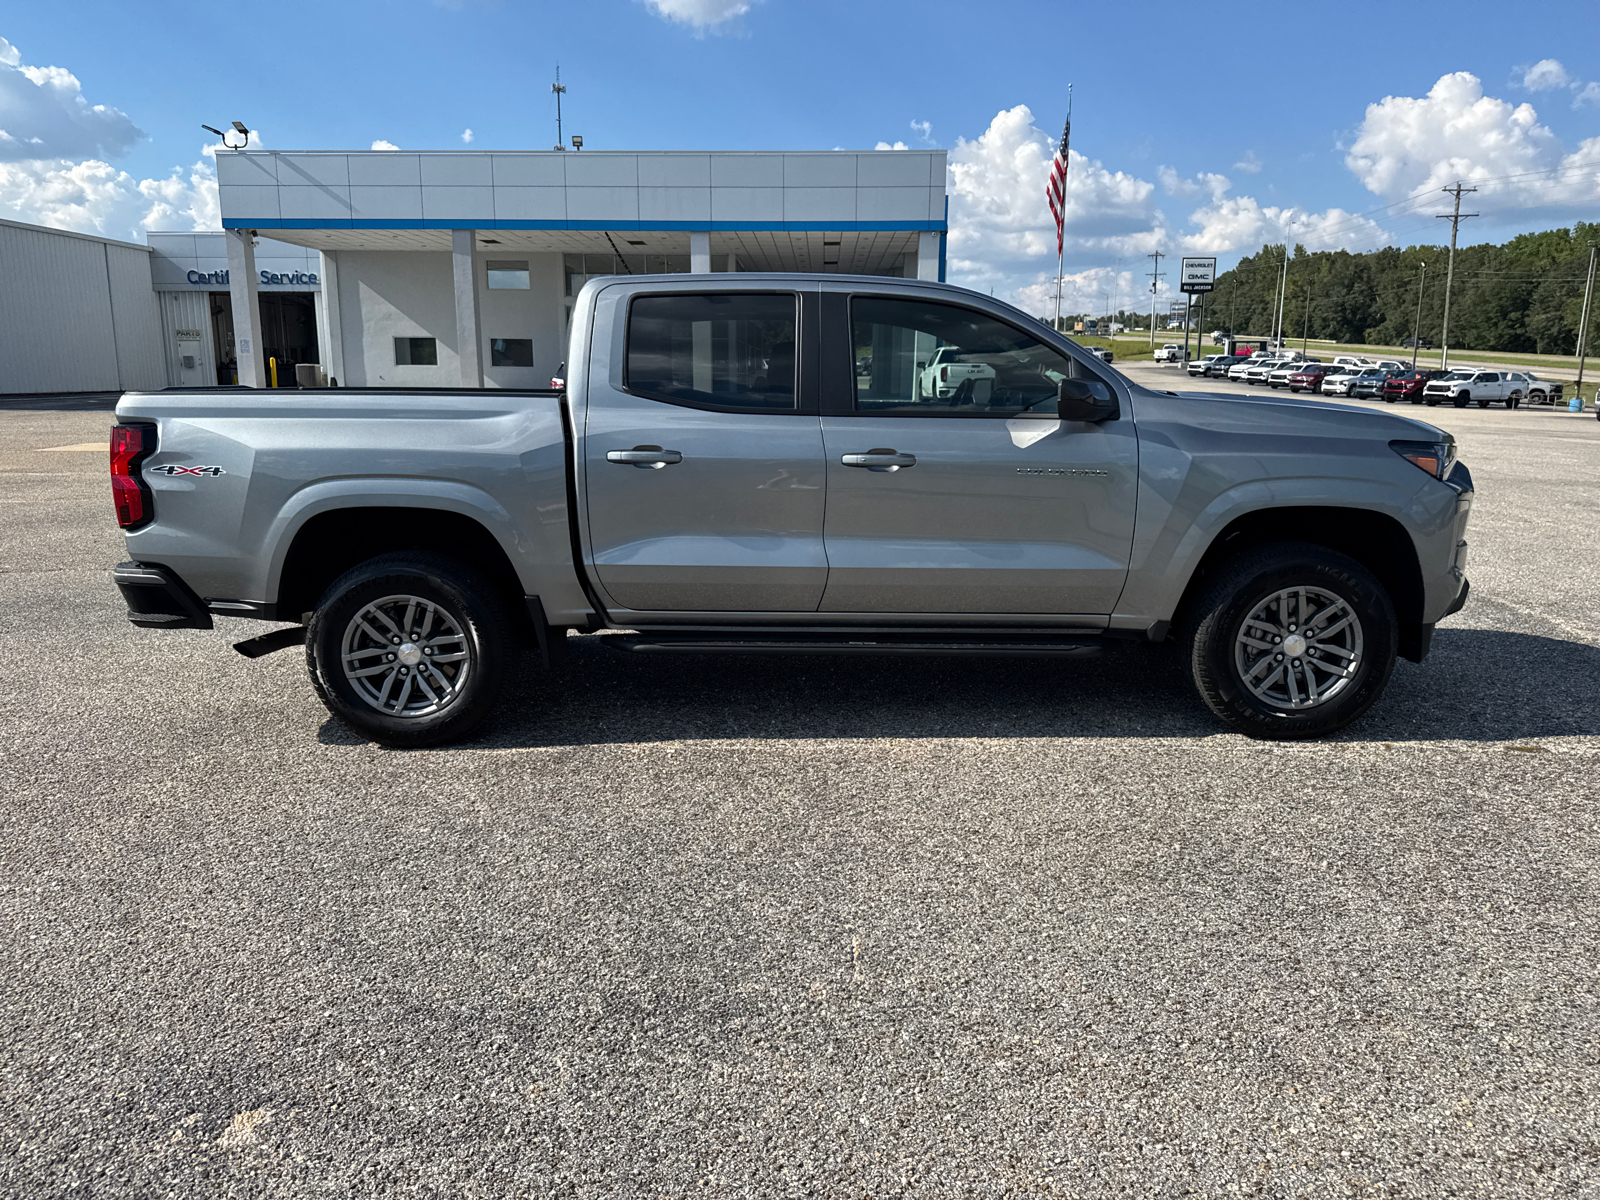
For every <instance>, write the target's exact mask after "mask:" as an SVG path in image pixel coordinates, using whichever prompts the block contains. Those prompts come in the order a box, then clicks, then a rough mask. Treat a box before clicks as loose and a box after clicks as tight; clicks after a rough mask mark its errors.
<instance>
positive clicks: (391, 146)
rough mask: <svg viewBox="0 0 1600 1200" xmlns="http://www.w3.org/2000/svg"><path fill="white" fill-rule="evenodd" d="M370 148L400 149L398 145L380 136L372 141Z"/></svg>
mask: <svg viewBox="0 0 1600 1200" xmlns="http://www.w3.org/2000/svg"><path fill="white" fill-rule="evenodd" d="M372 148H373V149H374V150H398V149H400V147H399V146H396V145H395V144H394V143H393V142H386V141H384V140H383V139H382V138H379V139H378V140H377V141H375V142H373V143H372Z"/></svg>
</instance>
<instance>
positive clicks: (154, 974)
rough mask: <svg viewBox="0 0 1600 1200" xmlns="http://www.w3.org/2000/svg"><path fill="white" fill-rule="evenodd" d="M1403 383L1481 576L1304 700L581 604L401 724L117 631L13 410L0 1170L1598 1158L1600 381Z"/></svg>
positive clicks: (1462, 1178)
mask: <svg viewBox="0 0 1600 1200" xmlns="http://www.w3.org/2000/svg"><path fill="white" fill-rule="evenodd" d="M1145 370H1147V371H1150V372H1154V371H1158V370H1159V368H1146V369H1145ZM1172 374H1173V376H1174V377H1175V372H1174V373H1172ZM1152 377H1153V378H1161V377H1159V376H1152ZM1187 386H1188V385H1187V384H1186V385H1185V389H1187ZM1419 411H1421V410H1419ZM1427 415H1428V416H1430V417H1431V418H1432V419H1433V420H1435V421H1436V422H1438V423H1439V424H1442V425H1444V426H1446V427H1447V428H1450V429H1452V430H1453V431H1454V432H1455V433H1456V435H1457V436H1458V438H1459V439H1460V441H1461V445H1462V453H1463V458H1464V459H1465V460H1466V461H1467V462H1468V463H1469V465H1470V466H1471V468H1472V470H1473V473H1474V476H1475V477H1476V480H1477V483H1478V487H1479V499H1478V503H1477V506H1476V508H1475V511H1474V517H1473V525H1472V528H1471V529H1470V530H1469V536H1470V537H1471V538H1472V541H1473V553H1472V562H1471V567H1470V572H1469V573H1470V574H1471V576H1472V580H1473V593H1472V599H1471V602H1470V603H1469V604H1468V606H1467V608H1466V609H1465V610H1464V611H1463V612H1462V613H1460V614H1459V615H1458V616H1456V617H1454V618H1451V619H1450V620H1449V621H1447V622H1446V623H1445V624H1444V625H1443V626H1441V628H1440V630H1439V633H1438V635H1437V638H1436V640H1435V644H1434V652H1433V654H1432V656H1431V657H1430V658H1429V659H1428V661H1427V662H1426V663H1425V664H1423V665H1421V666H1418V665H1415V664H1411V663H1405V662H1402V663H1400V664H1399V665H1398V667H1397V669H1396V672H1395V676H1394V680H1393V682H1392V684H1391V685H1390V687H1389V690H1388V692H1387V694H1386V695H1385V697H1384V699H1383V700H1382V701H1381V702H1380V703H1379V705H1378V706H1377V707H1376V708H1374V710H1373V711H1372V712H1371V713H1370V714H1369V715H1368V716H1367V717H1366V718H1365V719H1364V720H1363V721H1361V722H1360V723H1359V724H1357V725H1356V726H1355V727H1353V728H1352V729H1350V730H1347V731H1346V732H1345V733H1344V734H1342V735H1340V736H1338V737H1336V738H1333V739H1330V740H1328V741H1325V742H1320V743H1314V744H1292V745H1281V744H1280V745H1275V744H1266V743H1256V742H1252V741H1249V740H1248V739H1246V738H1244V737H1242V736H1239V735H1237V734H1234V733H1232V732H1230V731H1227V730H1226V729H1225V727H1223V726H1221V725H1220V724H1219V723H1217V722H1216V721H1215V720H1214V719H1212V718H1211V717H1210V716H1209V714H1207V713H1206V712H1205V711H1204V709H1203V708H1202V707H1201V706H1200V703H1199V701H1198V700H1197V699H1196V698H1195V697H1194V695H1193V693H1192V691H1191V690H1190V689H1189V687H1188V685H1187V684H1186V682H1185V681H1184V679H1183V678H1182V676H1181V675H1180V674H1179V673H1178V671H1177V670H1176V668H1175V666H1174V664H1173V663H1172V662H1171V661H1170V659H1169V657H1168V656H1167V655H1166V654H1165V653H1164V652H1163V651H1162V650H1161V649H1160V648H1150V647H1143V646H1135V645H1129V646H1124V647H1118V648H1114V649H1113V650H1112V651H1111V652H1109V653H1108V654H1107V655H1106V656H1105V657H1103V658H1101V659H1098V660H1094V661H1090V662H1083V663H1072V664H1063V663H1057V662H1050V661H1035V660H994V661H982V660H960V659H953V660H932V659H929V660H917V659H883V660H846V659H830V658H817V659H814V660H811V659H808V660H779V661H773V660H765V659H740V658H717V657H711V658H705V659H692V658H686V659H653V658H647V657H642V656H629V655H621V654H615V653H612V652H610V651H607V650H605V649H604V648H603V647H600V646H597V645H596V644H595V641H596V639H594V638H580V639H574V641H573V647H574V652H573V655H572V660H573V661H572V664H571V666H570V668H569V669H568V670H567V671H566V672H565V674H564V675H563V676H562V677H561V678H559V679H555V680H551V679H549V678H548V677H544V676H542V675H540V674H539V673H537V672H536V671H534V670H532V669H530V670H529V671H528V673H527V674H526V675H525V676H524V677H523V678H522V679H521V680H520V681H519V683H518V684H517V686H516V688H515V695H514V696H513V697H512V702H511V703H509V704H507V705H505V706H504V708H503V710H502V713H501V715H500V716H499V717H498V718H496V719H495V720H493V721H492V723H491V724H490V725H489V726H487V727H486V729H485V730H484V731H483V733H482V734H481V736H479V737H477V738H476V739H474V740H473V741H471V742H469V743H467V744H464V745H460V746H455V747H450V748H444V749H438V750H430V751H420V752H409V753H407V752H396V751H389V750H383V749H380V748H377V747H374V746H371V745H367V744H364V743H362V742H359V741H358V740H356V739H355V738H353V737H351V736H350V735H349V734H348V733H347V732H346V731H345V730H344V729H343V727H342V726H340V725H339V724H337V723H336V722H334V721H332V720H331V719H329V718H328V716H327V715H326V713H325V712H324V710H322V709H321V708H320V707H319V706H318V705H317V703H316V701H315V700H314V698H313V697H312V695H311V692H310V689H309V687H308V686H307V684H306V682H305V678H304V670H303V661H302V659H301V658H300V656H299V655H298V654H297V653H296V652H294V651H288V652H284V653H280V654H275V655H272V656H269V657H267V658H265V659H261V660H258V661H254V662H252V661H248V660H246V659H243V658H241V657H239V656H238V655H236V654H234V653H233V651H232V650H231V649H230V648H229V642H230V641H232V640H235V639H237V638H240V637H245V636H250V635H252V634H254V633H257V632H260V631H261V630H262V628H263V627H262V626H259V625H255V624H252V623H248V622H242V621H228V620H220V621H219V626H220V628H219V629H218V630H217V631H213V632H199V631H167V632H165V633H162V632H154V631H150V632H146V631H140V630H136V629H134V628H132V627H131V626H129V625H128V624H127V622H126V621H125V620H124V618H123V611H122V606H121V604H120V599H119V597H118V596H117V594H116V592H115V589H114V588H113V587H112V586H111V583H110V580H109V576H108V568H109V567H110V566H111V565H112V564H113V563H115V562H117V561H118V560H119V559H120V558H121V557H122V546H121V539H120V537H119V536H118V534H117V531H116V529H115V526H114V522H113V520H112V514H111V504H110V497H109V486H108V484H107V482H106V478H105V452H104V450H103V449H96V450H93V451H89V450H72V449H64V450H58V449H50V448H53V447H62V446H74V445H81V444H88V443H96V444H99V445H103V443H104V440H105V431H106V426H107V423H108V415H107V414H106V413H104V412H93V411H62V410H59V409H49V408H40V407H12V408H6V407H5V406H4V405H0V431H3V433H4V437H3V438H0V600H3V602H4V606H5V611H6V612H8V613H9V614H10V616H9V619H8V620H6V621H5V623H4V626H3V627H0V653H3V661H4V662H5V663H6V664H7V666H8V667H9V669H10V671H11V675H10V676H9V678H10V679H11V683H10V684H9V685H8V688H7V692H8V701H9V702H8V703H7V704H6V705H5V706H4V708H3V709H0V819H3V829H4V831H5V837H4V839H3V840H0V955H3V961H4V963H5V964H6V969H5V971H4V973H3V974H0V1193H3V1194H5V1195H14V1196H22V1197H33V1196H63V1195H84V1196H94V1197H121V1196H127V1197H141V1198H143V1197H169V1196H170V1197H192V1196H206V1197H211V1196H228V1197H232V1196H270V1197H318V1196H376V1195H383V1196H392V1197H410V1196H428V1197H434V1196H437V1197H446V1196H448V1197H512V1196H515V1197H523V1196H547V1195H559V1196H586V1197H589V1196H592V1197H609V1196H627V1195H683V1194H688V1195H699V1194H706V1195H752V1196H790V1195H793V1196H869V1195H870V1196H884V1195H916V1196H946V1195H986V1196H987V1195H992V1196H1002V1195H1021V1194H1029V1195H1047V1196H1048V1195H1060V1196H1137V1197H1169V1196H1184V1195H1198V1196H1225V1195H1235V1194H1237V1195H1258V1196H1268V1197H1314V1196H1315V1197H1322V1196H1328V1197H1345V1196H1405V1197H1437V1196H1447V1195H1448V1196H1454V1195H1460V1196H1478V1195H1481V1196H1492V1197H1504V1196H1539V1197H1544V1196H1549V1197H1594V1196H1600V1135H1597V1131H1600V1005H1597V988H1600V981H1597V977H1596V970H1597V954H1596V951H1597V946H1600V937H1597V932H1596V931H1597V918H1600V903H1597V900H1600V895H1597V871H1596V864H1597V859H1600V855H1597V850H1600V812H1597V802H1600V775H1597V767H1600V715H1597V711H1596V709H1597V704H1600V700H1597V690H1600V689H1597V687H1596V685H1597V683H1600V608H1597V606H1596V604H1595V599H1594V598H1595V596H1596V595H1597V594H1600V424H1597V423H1596V422H1595V420H1594V419H1593V417H1592V415H1590V414H1585V415H1583V416H1581V417H1580V416H1575V415H1572V414H1567V413H1565V412H1553V411H1549V410H1528V409H1523V410H1520V411H1518V412H1506V411H1504V410H1501V409H1498V408H1497V409H1491V410H1488V411H1481V412H1480V411H1478V410H1475V409H1474V410H1467V411H1463V412H1456V411H1454V410H1445V411H1441V410H1437V409H1436V410H1428V412H1427Z"/></svg>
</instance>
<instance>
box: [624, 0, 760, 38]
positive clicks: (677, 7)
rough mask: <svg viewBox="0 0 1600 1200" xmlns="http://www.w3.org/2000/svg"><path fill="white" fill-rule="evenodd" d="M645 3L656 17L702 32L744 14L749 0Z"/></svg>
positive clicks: (690, 0) (677, 0) (665, 0)
mask: <svg viewBox="0 0 1600 1200" xmlns="http://www.w3.org/2000/svg"><path fill="white" fill-rule="evenodd" d="M645 4H646V5H647V6H648V7H649V8H650V10H651V11H652V12H653V13H655V14H656V16H658V17H662V18H664V19H665V20H668V21H672V22H674V23H675V24H678V25H688V26H689V27H691V28H692V29H693V30H694V31H695V32H696V33H704V32H705V31H706V30H707V29H716V28H717V27H718V26H719V25H723V24H726V23H727V22H728V21H732V20H733V19H734V18H736V17H742V16H744V15H745V13H747V12H749V11H750V4H751V0H645Z"/></svg>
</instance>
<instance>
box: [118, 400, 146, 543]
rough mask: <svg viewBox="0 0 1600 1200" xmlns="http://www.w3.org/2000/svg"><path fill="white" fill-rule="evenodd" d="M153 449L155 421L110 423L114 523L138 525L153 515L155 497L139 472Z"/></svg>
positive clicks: (127, 527)
mask: <svg viewBox="0 0 1600 1200" xmlns="http://www.w3.org/2000/svg"><path fill="white" fill-rule="evenodd" d="M155 449H156V427H155V426H154V425H113V426H112V427H111V502H112V504H114V505H115V506H116V509H117V524H118V525H120V526H122V528H124V529H137V528H138V527H139V526H141V525H145V524H148V523H149V522H150V521H151V520H152V519H153V518H154V516H155V503H154V497H153V496H151V494H150V488H149V487H148V486H147V485H146V484H145V481H144V479H143V478H142V477H141V476H140V474H139V467H140V466H141V465H142V464H143V463H144V460H145V459H147V458H149V457H150V455H152V454H154V453H155Z"/></svg>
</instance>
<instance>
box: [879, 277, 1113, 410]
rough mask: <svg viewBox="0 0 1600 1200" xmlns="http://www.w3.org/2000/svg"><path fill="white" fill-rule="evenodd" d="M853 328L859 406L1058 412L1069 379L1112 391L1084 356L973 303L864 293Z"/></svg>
mask: <svg viewBox="0 0 1600 1200" xmlns="http://www.w3.org/2000/svg"><path fill="white" fill-rule="evenodd" d="M850 330H851V337H852V339H853V353H854V358H855V361H856V377H855V378H856V397H855V407H856V411H857V412H859V413H874V414H882V415H895V416H1000V417H1004V416H1017V415H1021V414H1028V415H1031V416H1041V417H1053V416H1055V415H1056V396H1057V389H1058V387H1059V385H1060V383H1061V381H1062V380H1063V379H1083V380H1086V381H1088V382H1089V383H1090V385H1091V390H1092V391H1094V392H1095V394H1096V395H1098V396H1100V398H1102V399H1107V400H1109V399H1111V398H1112V396H1113V393H1112V391H1111V387H1110V385H1109V384H1108V383H1106V382H1105V380H1104V379H1102V378H1101V377H1100V376H1099V375H1098V374H1096V373H1095V372H1094V371H1092V370H1091V369H1090V368H1089V367H1087V366H1085V365H1084V364H1082V363H1080V362H1078V360H1077V359H1075V358H1071V357H1069V356H1067V355H1064V354H1062V353H1060V352H1059V351H1056V350H1052V349H1050V348H1049V347H1048V346H1045V345H1044V344H1043V343H1041V342H1039V341H1038V340H1037V339H1035V338H1032V337H1030V336H1028V335H1027V334H1025V333H1023V332H1022V331H1021V330H1019V329H1016V328H1014V327H1012V326H1010V325H1007V324H1005V323H1004V322H1002V321H998V320H996V319H995V318H993V317H989V316H986V315H984V314H983V313H980V312H977V311H975V310H973V309H970V308H961V307H958V306H956V305H953V304H940V303H937V302H934V301H924V300H900V299H889V298H886V297H885V298H879V297H876V296H857V297H856V298H855V299H854V300H853V301H851V305H850ZM863 364H864V365H863Z"/></svg>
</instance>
